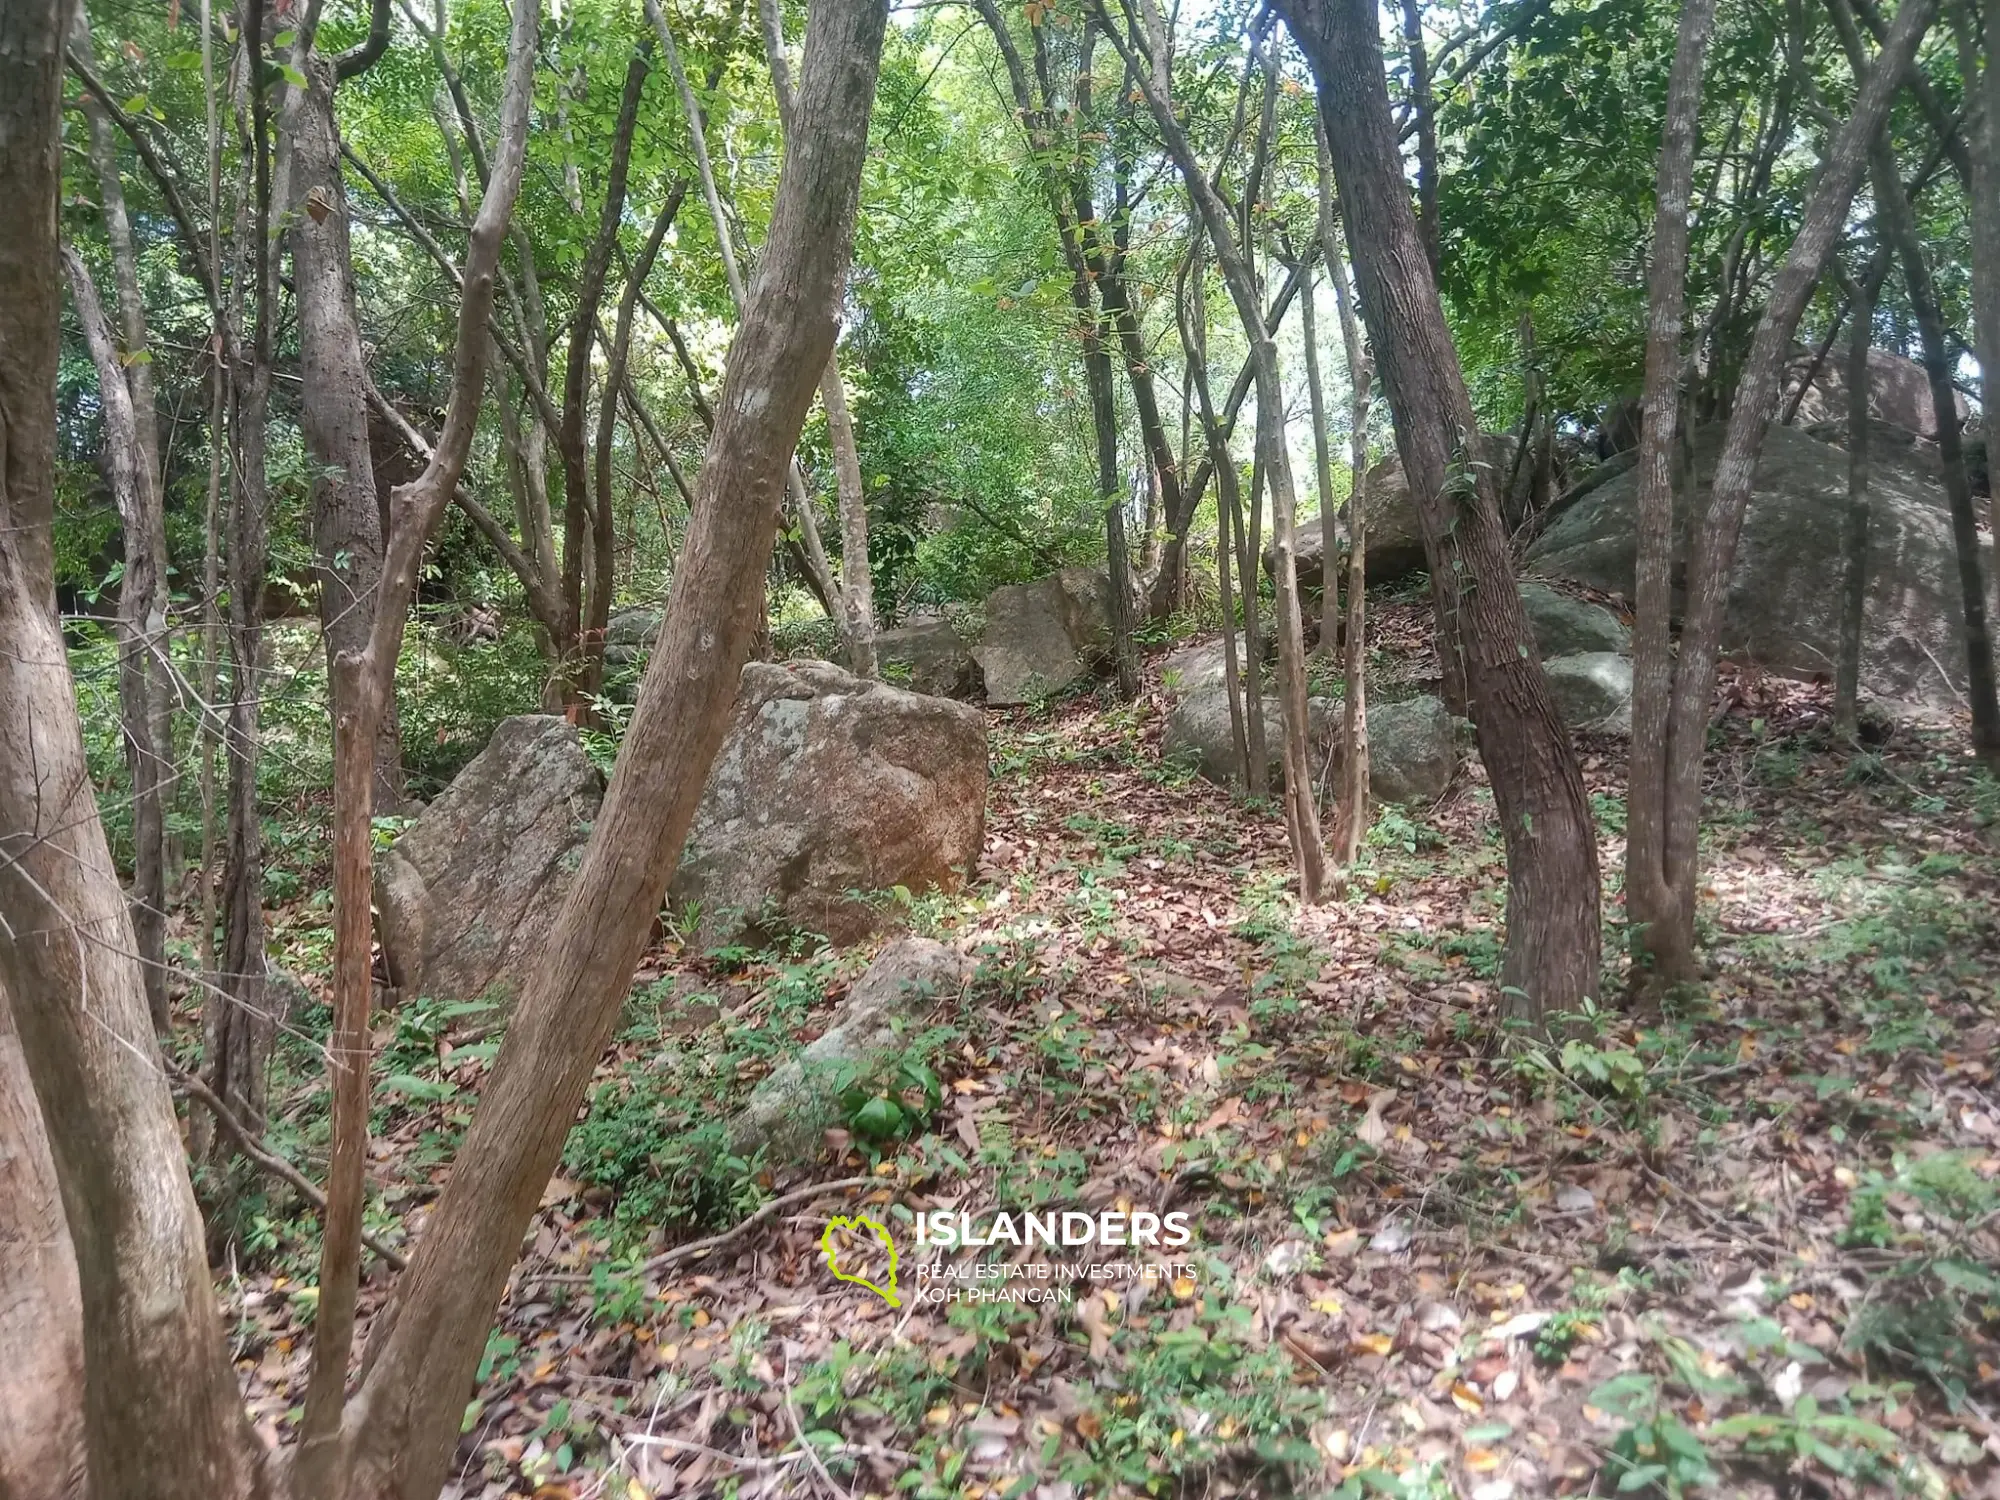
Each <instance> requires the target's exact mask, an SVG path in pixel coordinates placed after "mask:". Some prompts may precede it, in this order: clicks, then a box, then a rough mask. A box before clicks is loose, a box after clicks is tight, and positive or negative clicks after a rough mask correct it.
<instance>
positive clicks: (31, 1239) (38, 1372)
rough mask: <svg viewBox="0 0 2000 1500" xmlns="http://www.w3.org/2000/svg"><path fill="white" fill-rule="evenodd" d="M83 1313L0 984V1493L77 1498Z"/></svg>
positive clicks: (43, 1140) (44, 1141)
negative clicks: (1, 1419) (4, 1416)
mask: <svg viewBox="0 0 2000 1500" xmlns="http://www.w3.org/2000/svg"><path fill="white" fill-rule="evenodd" d="M82 1394H83V1308H82V1304H81V1300H80V1294H79V1292H78V1290H77V1284H76V1256H75V1254H74V1253H73V1252H72V1251H71V1250H70V1244H69V1226H68V1225H67V1224H65V1223H64V1222H63V1210H62V1196H61V1192H60V1190H59V1189H58V1188H57V1186H56V1169H55V1164H54V1163H53V1162H51V1161H50V1160H49V1141H48V1135H47V1133H46V1132H45V1131H44V1130H43V1129H42V1107H41V1105H40V1104H39V1103H37V1102H36V1099H35V1090H34V1085H33V1084H32V1083H31V1082H30V1081H29V1079H28V1064H27V1061H26V1059H24V1058H23V1057H22V1055H21V1043H20V1039H19V1038H18V1037H16V1036H15V1034H14V1018H13V1013H12V1012H11V1011H10V1010H9V1009H8V1004H7V991H6V988H5V986H0V1411H4V1412H5V1413H6V1414H7V1420H6V1421H5V1422H0V1496H5V1497H6V1500H37V1497H40V1496H49V1497H51V1500H72V1497H80V1496H82V1495H83V1493H84V1469H83V1402H82V1399H81V1398H82Z"/></svg>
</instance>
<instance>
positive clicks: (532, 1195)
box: [322, 0, 887, 1500]
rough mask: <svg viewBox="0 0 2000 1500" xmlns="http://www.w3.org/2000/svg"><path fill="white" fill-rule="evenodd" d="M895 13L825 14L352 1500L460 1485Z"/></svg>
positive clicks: (768, 482) (728, 644) (735, 622)
mask: <svg viewBox="0 0 2000 1500" xmlns="http://www.w3.org/2000/svg"><path fill="white" fill-rule="evenodd" d="M886 15H887V12H886V7H885V6H883V5H881V4H879V3H878V0H820V3H819V4H818V5H816V6H815V7H814V9H813V13H812V20H811V26H810V29H809V31H808V34H807V38H806V53H805V66H804V69H803V75H804V76H803V78H802V86H801V89H800V94H799V100H798V112H799V120H800V129H799V130H798V131H797V133H796V134H795V136H794V138H793V140H792V144H791V148H790V149H789V150H788V151H787V152H786V156H785V161H784V165H783V169H782V172H781V174H780V178H779V186H778V192H777V198H776V202H775V205H774V208H773V213H772V224H771V232H770V237H769V239H768V241H767V243H766V246H765V250H764V255H763V260H762V266H761V269H760V271H759V275H758V284H757V289H756V295H755V296H754V297H752V298H751V300H750V303H749V306H748V310H747V312H746V315H745V317H744V319H743V322H742V324H741V325H740V327H739V329H738V331H737V335H736V341H735V347H734V348H733V350H732V351H731V355H730V361H729V370H728V374H727V376H726V378H725V381H724V386H723V391H722V396H721V399H720V401H719V403H718V411H717V420H716V428H715V433H714V436H713V437H712V438H711V440H710V444H709V449H708V456H707V459H706V461H705V462H704V463H703V465H702V470H701V488H700V502H699V504H697V506H696V508H695V513H694V517H693V521H692V524H691V531H690V535H689V537H688V540H687V543H686V546H685V548H684V550H683V552H682V555H681V566H680V569H679V571H678V572H677V573H676V575H675V578H674V584H673V593H672V596H671V598H670V600H669V603H668V607H667V615H666V620H665V622H664V624H663V626H662V630H661V636H660V642H659V645H658V647H657V648H656V649H655V651H654V653H653V656H652V661H651V665H650V666H649V668H648V672H647V676H648V680H647V682H646V683H645V684H644V686H643V687H642V689H641V691H640V694H639V703H638V708H637V711H636V712H635V713H634V715H633V719H632V723H631V726H630V728H629V729H628V731H627V733H626V738H625V744H624V749H623V752H622V754H621V755H620V757H619V764H618V768H617V770H616V772H615V773H614V774H613V776H612V781H611V786H610V790H609V791H608V793H607V795H606V797H605V803H604V807H603V809H602V810H601V812H600V813H599V815H598V818H597V821H596V825H595V828H594V830H593V833H592V837H591V842H590V845H589V848H588V849H587V850H586V852H585V854H584V859H583V864H582V867H581V868H580V869H579V870H578V872H577V875H576V878H575V880H574V882H573V883H572V885H571V887H570V892H569V895H568V897H567V899H566V900H565V901H564V904H563V911H562V914H561V916H560V917H559V918H558V921H557V924H556V927H555V930H554V932H553V933H552V935H551V937H550V940H549V943H548V945H547V946H546V948H545V950H544V953H543V957H542V959H541V961H540V962H539V963H537V965H536V966H535V969H534V972H533V973H532V974H531V975H530V976H529V977H528V980H527V982H526V984H525V985H524V986H523V989H522V995H521V1000H520V1002H519V1005H518V1007H517V1009H516V1011H515V1014H514V1019H513V1023H512V1024H511V1026H510V1027H509V1029H508V1033H507V1039H506V1041H505V1043H504V1044H503V1047H502V1050H501V1055H500V1058H499V1060H498V1062H497V1064H496V1065H495V1069H494V1073H493V1076H492V1078H491V1079H490V1080H489V1081H488V1083H487V1085H486V1089H485V1091H484V1094H483V1096H482V1098H481V1100H480V1107H479V1111H478V1113H477V1114H476V1115H475V1117H474V1120H473V1123H472V1127H471V1129H470V1131H469V1132H468V1133H467V1136H466V1140H465V1143H464V1145H463V1146H462V1147H461V1148H460V1151H459V1155H458V1161H457V1164H456V1166H455V1168H454V1170H453V1173H452V1177H451V1180H450V1182H449V1183H448V1184H447V1186H446V1188H445V1191H444V1194H443V1195H442V1197H441V1198H440V1199H439V1200H438V1203H437V1205H436V1207H435V1208H434V1209H433V1211H432V1213H431V1216H430V1220H429V1222H428V1224H427V1226H426V1229H425V1233H424V1236H423V1238H422V1239H421V1240H420V1241H419V1242H418V1245H417V1249H416V1253H415V1255H414V1256H413V1257H412V1260H411V1264H410V1269H409V1270H408V1271H407V1272H406V1273H405V1274H404V1276H403V1278H402V1280H401V1282H400V1283H399V1284H398V1286H397V1289H396V1295H395V1298H394V1301H393V1303H392V1305H391V1308H390V1309H389V1311H388V1312H387V1313H385V1314H384V1315H383V1316H381V1317H379V1318H377V1320H376V1322H375V1326H374V1333H373V1336H372V1338H371V1349H370V1358H369V1373H368V1375H367V1377H366V1379H365V1381H364V1383H363V1386H362V1390H361V1393H360V1395H359V1396H358V1397H357V1398H356V1399H355V1401H354V1402H353V1403H351V1405H350V1407H349V1410H348V1413H347V1419H346V1423H345V1427H344V1442H345V1444H346V1445H347V1446H348V1448H349V1451H350V1455H351V1464H350V1468H349V1478H348V1483H347V1486H346V1490H347V1493H349V1494H352V1495H357V1496H358V1495H362V1494H366V1495H370V1496H393V1497H399V1500H419V1497H421V1500H430V1497H431V1496H433V1495H435V1494H436V1493H437V1490H438V1488H439V1485H440V1483H441V1482H442V1481H443V1479H444V1477H445V1474H446V1466H447V1464H448V1463H449V1460H450V1457H451V1453H452V1449H453V1447H454V1445H455V1444H456V1442H457V1438H458V1428H459V1419H460V1416H461V1414H462V1413H463V1410H464V1404H465V1398H466V1392H467V1391H468V1390H470V1389H471V1386H472V1381H473V1379H474V1375H475V1372H476V1370H477V1367H478V1362H479V1357H480V1353H481V1351H482V1350H483V1349H484V1347H485V1342H486V1332H487V1328H488V1326H489V1325H490V1322H491V1318H492V1314H493V1310H494V1307H495V1305H496V1304H497V1302H498V1300H499V1297H500V1294H501V1292H502V1290H503V1288H504V1287H505V1285H506V1279H507V1273H508V1269H509V1267H510V1266H511V1265H512V1264H513V1261H514V1258H515V1256H516V1253H517V1251H518V1247H519V1244H520V1237H521V1233H522V1231H523V1230H524V1229H525V1228H526V1227H527V1225H528V1222H529V1219H530V1218H531V1216H532V1215H533V1213H534V1211H535V1208H536V1206H537V1204H538V1203H539V1202H540V1199H541V1194H542V1191H543V1187H544V1185H545V1184H546V1182H547V1180H548V1175H549V1172H550V1171H551V1170H552V1169H553V1167H554V1165H555V1162H556V1160H557V1158H558V1156H559V1155H560V1153H561V1149H562V1143H563V1140H564V1138H565V1136H566V1135H567V1134H568V1131H569V1128H570V1125H571V1123H572V1122H573V1120H574V1119H575V1114H576V1110H577V1107H578V1105H579V1104H581V1102H582V1100H583V1096H584V1092H585V1090H586V1088H587V1087H588V1085H589V1081H590V1075H591V1072H592V1069H593V1068H594V1067H595V1065H596V1063H597V1060H598V1057H599V1055H600V1053H601V1051H602V1049H603V1045H604V1043H605V1041H606V1040H607V1039H608V1037H609V1036H610V1033H611V1029H612V1027H613V1026H614V1025H615V1023H616V1020H617V1016H618V1011H619V1007H620V1005H621V1003H622V1001H623V998H624V995H625V991H626V988H627V986H628V985H629V983H630V980H631V975H632V971H633V968H634V966H635V964H636V963H637V960H638V957H639V954H640V952H641V951H642V949H643V948H644V946H645V942H646V938H647V935H648V934H649V932H650V931H651V928H652V925H653V921H654V918H655V916H656V915H657V913H658V911H659V903H660V901H661V899H662V897H663V895H664V893H665V891H666V888H667V885H668V883H669V881H670V880H671V878H672V874H673V871H674V868H675V866H676V864H677V863H678V859H679V855H680V850H681V846H682V843H683V842H684V840H685V838H686V833H687V829H688V826H689V824H690V823H691V821H692V818H693V814H694V809H695V805H696V803H697V801H698V800H699V797H700V794H701V788H702V784H703V782H704V781H705V780H706V772H707V768H708V765H709V763H710V762H711V761H712V759H713V758H714V755H715V753H716V751H717V750H718V749H719V748H720V746H721V743H722V739H723V736H724V734H725V732H726V730H727V727H728V722H729V716H730V710H731V707H732V705H733V704H734V702H735V699H736V692H737V684H738V677H739V673H740V671H741V668H742V665H743V662H744V659H745V657H746V656H747V654H748V649H749V643H750V639H751V636H752V635H753V634H754V632H755V629H756V625H757V621H758V617H759V615H760V614H761V611H762V608H763V570H764V563H765V560H766V559H767V558H768V557H769V555H770V550H771V543H772V540H773V537H774V535H775V531H776V527H777V520H778V510H779V501H780V496H781V495H782V493H783V489H784V484H785V470H786V464H787V460H788V458H789V455H790V451H791V448H792V446H793V444H794V443H795V442H796V441H797V438H798V432H799V429H800V427H801V425H802V424H803V422H804V420H805V414H806V410H807V408H808V407H809V406H810V404H811V401H812V397H813V392H814V389H815V386H816V385H817V383H818V378H819V373H820V371H821V370H823V369H824V368H825V364H826V357H827V354H828V352H829V351H830V350H831V348H832V346H833V337H834V324H835V318H834V310H835V309H834V294H835V289H836V287H837V286H838V284H839V281H840V277H841V275H842V273H843V271H844V269H845V266H846V262H847V253H848V247H849V244H850V243H851V236H852V232H853V222H854V212H855V204H856V199H857V194H858V186H859V178H860V168H861V162H862V158H863V155H864V153H865V150H866V144H867V134H868V117H869V111H870V105H871V103H872V100H873V95H874V83H875V72H876V65H877V62H878V60H879V57H880V51H881V44H882V35H883V29H884V25H885V22H886ZM468 284H470V278H469V277H468ZM440 446H442V445H440ZM322 1295H324V1294H322Z"/></svg>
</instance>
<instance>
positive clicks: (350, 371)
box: [286, 56, 403, 811]
mask: <svg viewBox="0 0 2000 1500" xmlns="http://www.w3.org/2000/svg"><path fill="white" fill-rule="evenodd" d="M334 68H335V64H334V61H333V59H331V58H326V57H319V56H313V57H309V58H308V59H307V60H306V63H305V68H304V71H305V75H306V87H305V88H304V90H302V91H301V92H300V93H299V95H298V97H297V99H296V103H295V105H294V107H293V109H292V110H291V111H290V112H289V114H290V118H289V119H288V120H287V121H286V134H287V135H288V136H289V138H290V144H291V163H292V197H291V202H290V205H289V214H288V217H289V219H290V221H291V235H290V239H291V249H292V283H293V287H294V290H295V293H296V296H297V301H298V318H299V334H298V337H299V375H300V403H299V415H300V421H299V426H300V428H301V430H302V431H303V433H304V435H305V440H306V448H307V451H308V452H310V453H311V454H312V456H313V460H314V462H315V464H316V466H317V472H316V473H315V475H314V477H313V486H312V530H313V555H314V563H315V566H316V569H317V571H318V573H319V614H320V627H321V630H322V632H323V633H324V635H325V637H326V661H327V687H328V693H329V695H330V698H331V706H332V712H333V714H334V716H335V718H336V719H337V718H338V717H339V716H340V715H341V713H342V712H343V711H344V708H345V705H343V704H342V702H341V700H340V692H341V687H342V684H341V681H340V673H339V670H338V668H337V666H336V663H337V662H338V661H339V658H340V657H341V656H342V655H345V654H351V653H356V652H359V651H361V650H362V649H364V648H365V647H366V645H367V643H368V631H369V627H370V625H371V624H372V622H373V620H374V618H375V599H376V593H377V590H378V589H379V588H380V587H381V583H382V551H383V543H384V540H385V537H384V533H385V530H386V528H385V525H384V521H385V518H384V516H383V514H382V510H381V506H380V502H379V501H378V500H377V498H376V494H375V460H374V457H373V455H372V454H371V453H370V451H369V447H368V365H367V361H366V359H365V358H364V357H363V355H362V352H361V324H360V320H359V317H358V316H357V314H356V311H355V302H354V260H353V255H352V243H351V235H350V221H349V217H348V203H347V189H346V186H345V184H344V183H343V182H342V180H341V174H340V134H339V126H338V125H337V124H336V123H335V121H334V115H333V91H334V85H335V82H336V80H335V76H334ZM371 753H372V766H373V769H372V771H371V772H370V774H371V775H372V776H373V778H374V798H375V802H376V804H377V805H378V806H380V807H382V808H383V809H385V810H388V811H395V810H397V809H399V808H401V806H402V803H403V758H402V748H401V742H400V736H399V735H398V733H397V728H396V714H395V704H394V701H393V699H392V700H391V702H390V703H389V705H388V707H387V710H386V711H385V712H384V714H383V715H382V722H381V724H380V725H379V726H378V727H377V729H376V731H375V734H374V741H373V749H372V752H371Z"/></svg>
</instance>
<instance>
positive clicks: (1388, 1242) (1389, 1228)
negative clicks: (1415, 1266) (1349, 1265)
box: [1368, 1219, 1411, 1255]
mask: <svg viewBox="0 0 2000 1500" xmlns="http://www.w3.org/2000/svg"><path fill="white" fill-rule="evenodd" d="M1410 1238H1411V1235H1410V1226H1409V1225H1407V1224H1405V1223H1404V1222H1403V1221H1402V1220H1401V1219H1385V1220H1383V1222H1382V1225H1381V1227H1380V1228H1379V1229H1377V1230H1376V1231H1375V1233H1374V1235H1373V1237H1372V1238H1370V1239H1369V1241H1368V1248H1369V1249H1370V1250H1373V1251H1374V1252H1375V1253H1376V1254H1378V1255H1397V1254H1400V1253H1401V1252H1402V1251H1404V1250H1407V1249H1409V1248H1410Z"/></svg>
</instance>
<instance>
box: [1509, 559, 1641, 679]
mask: <svg viewBox="0 0 2000 1500" xmlns="http://www.w3.org/2000/svg"><path fill="white" fill-rule="evenodd" d="M1521 608H1522V609H1524V610H1525V611H1526V612H1527V615H1528V628H1529V629H1530V630H1532V631H1533V632H1534V633H1535V649H1536V650H1537V651H1539V652H1540V653H1541V656H1542V659H1543V660H1544V661H1548V660H1551V659H1553V658H1555V657H1558V656H1574V655H1576V654H1577V653H1578V652H1581V651H1611V652H1616V653H1617V654H1619V655H1621V656H1627V655H1630V654H1631V651H1632V632H1631V631H1630V630H1628V629H1627V628H1626V626H1625V622H1624V621H1623V620H1621V619H1619V618H1618V616H1616V615H1614V614H1613V613H1612V612H1611V611H1610V610H1608V609H1606V608H1605V607H1604V606H1603V605H1601V604H1592V603H1591V602H1590V601H1589V600H1588V599H1577V598H1574V597H1572V596H1571V595H1569V594H1565V593H1562V592H1560V591H1558V590H1556V589H1552V588H1550V587H1549V586H1548V585H1547V584H1546V583H1537V582H1535V581H1534V580H1533V579H1529V580H1527V581H1526V582H1524V583H1522V585H1521Z"/></svg>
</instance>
